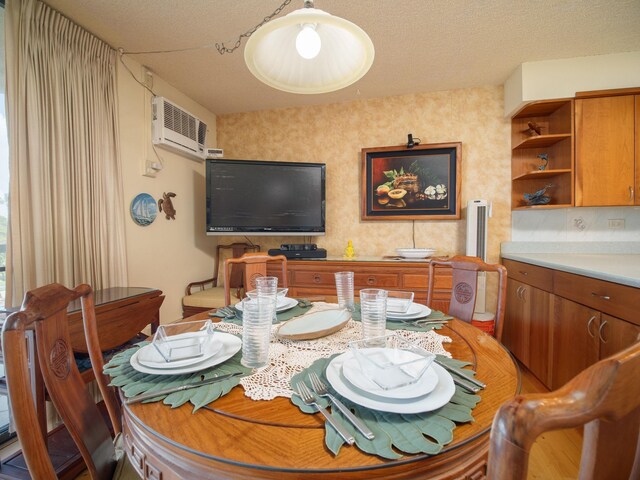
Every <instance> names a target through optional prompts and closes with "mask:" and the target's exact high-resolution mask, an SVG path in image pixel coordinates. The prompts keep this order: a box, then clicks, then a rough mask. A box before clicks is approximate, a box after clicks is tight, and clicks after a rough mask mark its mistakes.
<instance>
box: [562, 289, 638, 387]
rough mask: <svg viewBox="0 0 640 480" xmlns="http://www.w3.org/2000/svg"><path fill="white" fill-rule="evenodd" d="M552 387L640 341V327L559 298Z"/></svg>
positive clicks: (565, 381)
mask: <svg viewBox="0 0 640 480" xmlns="http://www.w3.org/2000/svg"><path fill="white" fill-rule="evenodd" d="M555 307H556V311H555V315H554V334H553V365H554V368H553V374H552V380H551V389H556V388H560V387H561V386H562V385H564V384H565V383H567V382H568V381H569V380H571V379H572V378H573V377H575V376H576V375H577V374H578V373H580V372H581V371H582V370H584V369H585V368H587V367H590V366H591V365H593V364H594V363H596V362H597V361H599V360H602V359H603V358H607V357H610V356H611V355H613V354H614V353H618V352H619V351H621V350H624V349H625V348H627V347H629V346H631V345H633V344H634V343H635V342H637V341H639V340H640V326H638V325H635V324H633V323H630V322H627V321H625V320H622V319H620V318H616V317H613V316H611V315H607V314H606V313H602V312H599V311H597V310H594V309H592V308H589V307H587V306H584V305H580V304H579V303H576V302H573V301H571V300H567V299H566V298H562V297H557V298H556V302H555Z"/></svg>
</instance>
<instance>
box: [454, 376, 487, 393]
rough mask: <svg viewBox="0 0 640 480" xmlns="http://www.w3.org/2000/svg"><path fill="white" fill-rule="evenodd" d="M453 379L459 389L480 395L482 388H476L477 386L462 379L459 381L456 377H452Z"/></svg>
mask: <svg viewBox="0 0 640 480" xmlns="http://www.w3.org/2000/svg"><path fill="white" fill-rule="evenodd" d="M451 378H453V383H455V384H456V385H458V386H459V387H462V388H464V389H465V390H467V391H469V392H471V393H478V392H479V391H480V390H481V388H480V387H476V386H475V385H470V384H468V383H467V382H465V381H464V380H462V379H458V378H456V377H454V376H452V377H451Z"/></svg>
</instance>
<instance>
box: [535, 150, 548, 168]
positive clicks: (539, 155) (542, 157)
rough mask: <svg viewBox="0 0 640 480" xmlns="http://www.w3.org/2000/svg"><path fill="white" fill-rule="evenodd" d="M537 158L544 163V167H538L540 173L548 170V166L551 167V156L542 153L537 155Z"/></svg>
mask: <svg viewBox="0 0 640 480" xmlns="http://www.w3.org/2000/svg"><path fill="white" fill-rule="evenodd" d="M537 157H538V158H539V159H540V160H541V161H542V165H540V166H539V167H538V170H540V171H542V170H545V169H546V168H547V165H549V154H548V153H540V154H538V155H537Z"/></svg>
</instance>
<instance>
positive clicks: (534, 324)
mask: <svg viewBox="0 0 640 480" xmlns="http://www.w3.org/2000/svg"><path fill="white" fill-rule="evenodd" d="M522 296H523V297H524V302H525V305H526V309H527V311H528V313H529V359H528V364H527V367H528V368H529V370H531V372H532V373H533V374H534V375H535V376H536V377H537V378H538V379H539V380H540V381H541V382H542V383H544V384H545V385H546V386H547V387H549V386H550V385H551V379H550V375H551V372H550V363H551V359H550V355H551V326H552V318H553V298H554V297H553V295H551V294H550V293H548V292H545V291H543V290H540V289H538V288H535V287H531V286H527V287H526V288H525V290H524V292H523V295H522Z"/></svg>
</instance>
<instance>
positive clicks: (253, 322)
mask: <svg viewBox="0 0 640 480" xmlns="http://www.w3.org/2000/svg"><path fill="white" fill-rule="evenodd" d="M275 310H276V301H275V300H274V299H273V298H271V297H257V298H253V299H244V300H243V301H242V359H241V360H240V363H242V365H244V366H245V367H249V368H261V367H264V366H266V365H267V363H268V362H269V342H270V341H271V325H272V319H273V315H274V313H275Z"/></svg>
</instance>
